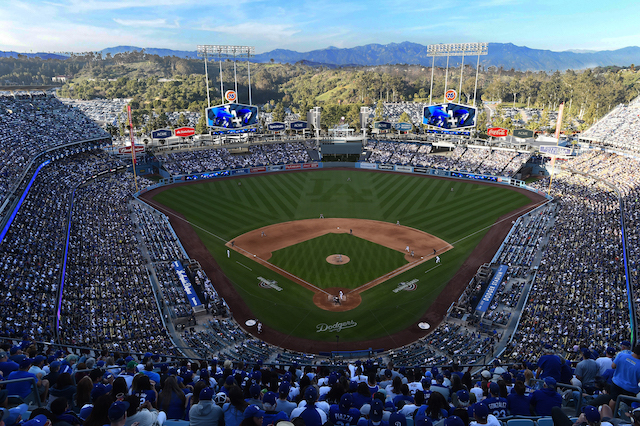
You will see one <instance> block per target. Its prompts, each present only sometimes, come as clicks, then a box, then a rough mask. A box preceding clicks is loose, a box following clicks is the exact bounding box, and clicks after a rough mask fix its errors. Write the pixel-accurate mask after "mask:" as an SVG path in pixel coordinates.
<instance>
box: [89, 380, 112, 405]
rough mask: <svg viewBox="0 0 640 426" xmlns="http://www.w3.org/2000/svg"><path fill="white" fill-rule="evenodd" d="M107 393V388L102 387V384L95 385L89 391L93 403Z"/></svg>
mask: <svg viewBox="0 0 640 426" xmlns="http://www.w3.org/2000/svg"><path fill="white" fill-rule="evenodd" d="M107 392H109V391H108V388H107V386H105V385H103V384H102V383H98V384H95V385H93V389H92V390H91V400H92V401H94V402H95V401H96V400H97V399H98V398H100V397H101V396H102V395H104V394H106V393H107Z"/></svg>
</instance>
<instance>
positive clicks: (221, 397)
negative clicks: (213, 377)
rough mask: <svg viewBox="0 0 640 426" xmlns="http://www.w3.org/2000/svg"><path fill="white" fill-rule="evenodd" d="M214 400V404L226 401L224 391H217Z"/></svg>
mask: <svg viewBox="0 0 640 426" xmlns="http://www.w3.org/2000/svg"><path fill="white" fill-rule="evenodd" d="M214 402H215V403H216V404H224V403H225V402H227V394H226V393H224V392H218V393H217V394H216V398H215V401H214Z"/></svg>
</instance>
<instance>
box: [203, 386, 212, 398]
mask: <svg viewBox="0 0 640 426" xmlns="http://www.w3.org/2000/svg"><path fill="white" fill-rule="evenodd" d="M212 398H213V389H211V388H209V387H206V388H202V390H201V391H200V399H201V400H203V401H211V399H212Z"/></svg>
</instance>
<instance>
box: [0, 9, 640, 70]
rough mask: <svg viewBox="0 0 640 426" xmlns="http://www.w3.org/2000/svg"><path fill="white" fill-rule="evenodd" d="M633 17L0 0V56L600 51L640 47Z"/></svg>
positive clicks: (639, 12) (631, 12)
mask: <svg viewBox="0 0 640 426" xmlns="http://www.w3.org/2000/svg"><path fill="white" fill-rule="evenodd" d="M223 4H225V5H224V6H223ZM639 17H640V2H639V1H637V0H628V1H627V0H624V1H621V0H609V1H597V2H596V1H592V0H582V1H577V0H553V1H549V0H543V1H535V0H528V1H526V0H476V1H459V0H444V1H443V0H441V1H422V2H420V1H415V0H412V1H408V0H388V1H379V0H368V1H345V0H296V1H290V0H284V1H274V0H236V1H230V2H228V3H225V2H223V1H220V0H217V1H206V0H205V1H202V0H198V1H196V0H131V1H128V0H115V1H107V0H51V1H42V0H0V50H15V51H20V52H30V51H32V52H37V51H45V52H67V51H73V52H83V51H89V50H92V51H97V50H101V49H104V48H106V47H113V46H118V45H129V46H137V47H160V48H169V49H178V50H195V49H196V46H197V45H198V44H234V45H248V46H255V47H256V52H257V53H261V52H266V51H269V50H273V49H278V48H281V49H292V50H298V51H309V50H314V49H321V48H325V47H328V46H336V47H353V46H360V45H364V44H369V43H380V44H388V43H392V42H396V43H398V42H402V41H411V42H414V43H420V44H431V43H454V42H477V41H486V42H500V43H507V42H511V43H514V44H517V45H520V46H528V47H532V48H536V49H549V50H569V49H593V50H605V49H618V48H621V47H625V46H640V26H639V25H638V18H639ZM638 62H640V59H639V60H638Z"/></svg>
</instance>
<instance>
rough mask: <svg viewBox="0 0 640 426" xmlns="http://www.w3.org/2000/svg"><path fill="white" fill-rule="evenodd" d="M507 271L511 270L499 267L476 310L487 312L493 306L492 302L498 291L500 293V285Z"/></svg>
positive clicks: (506, 267)
mask: <svg viewBox="0 0 640 426" xmlns="http://www.w3.org/2000/svg"><path fill="white" fill-rule="evenodd" d="M507 269H509V267H508V266H507V265H500V266H499V267H498V270H497V271H496V274H495V275H494V276H493V278H491V282H490V283H489V286H488V287H487V290H486V291H485V292H484V296H482V299H481V300H480V303H478V307H477V308H476V310H478V311H480V312H487V309H488V308H489V305H490V304H491V300H492V299H493V296H494V295H495V294H496V291H498V286H500V283H501V282H502V278H504V276H505V274H506V273H507Z"/></svg>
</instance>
